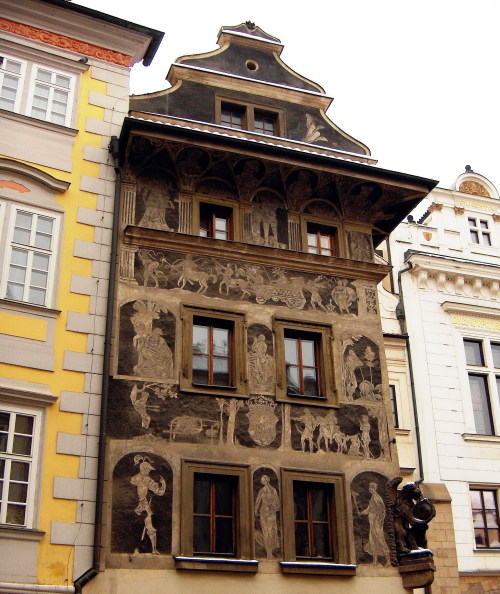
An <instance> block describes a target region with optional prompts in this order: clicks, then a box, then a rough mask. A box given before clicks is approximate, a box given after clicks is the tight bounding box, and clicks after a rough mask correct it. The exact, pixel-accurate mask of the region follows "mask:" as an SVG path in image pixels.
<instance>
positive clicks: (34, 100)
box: [0, 55, 75, 126]
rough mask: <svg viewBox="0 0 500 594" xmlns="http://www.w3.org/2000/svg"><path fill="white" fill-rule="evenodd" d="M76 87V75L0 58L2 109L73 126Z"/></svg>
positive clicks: (12, 59) (10, 58) (0, 107)
mask: <svg viewBox="0 0 500 594" xmlns="http://www.w3.org/2000/svg"><path fill="white" fill-rule="evenodd" d="M74 88H75V77H74V75H71V74H68V73H66V72H61V71H58V70H54V69H52V68H47V67H45V66H40V65H37V64H33V63H31V62H26V61H24V60H19V59H17V58H16V57H10V56H5V55H4V56H0V109H6V110H9V111H13V112H17V113H22V114H24V115H27V116H31V117H33V118H37V119H40V120H44V121H46V122H52V123H54V124H59V125H61V126H69V125H70V124H71V111H72V109H71V108H72V102H73V94H74Z"/></svg>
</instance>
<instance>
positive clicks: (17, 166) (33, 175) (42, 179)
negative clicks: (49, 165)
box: [0, 157, 70, 192]
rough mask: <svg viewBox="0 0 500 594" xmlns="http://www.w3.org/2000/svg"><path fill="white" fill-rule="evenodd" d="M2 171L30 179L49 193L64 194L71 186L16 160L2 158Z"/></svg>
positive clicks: (0, 158) (0, 165)
mask: <svg viewBox="0 0 500 594" xmlns="http://www.w3.org/2000/svg"><path fill="white" fill-rule="evenodd" d="M0 170H2V171H9V172H11V173H16V174H18V175H24V176H26V177H29V178H30V179H32V180H34V181H36V182H38V183H39V184H41V185H42V186H44V187H45V189H47V190H48V191H49V192H64V191H65V190H67V189H68V188H69V186H70V182H67V181H64V180H62V179H57V178H56V177H53V176H52V175H50V174H48V173H46V172H45V171H42V170H41V169H37V168H35V167H32V166H31V165H26V163H22V162H21V161H15V160H14V159H5V158H4V157H0Z"/></svg>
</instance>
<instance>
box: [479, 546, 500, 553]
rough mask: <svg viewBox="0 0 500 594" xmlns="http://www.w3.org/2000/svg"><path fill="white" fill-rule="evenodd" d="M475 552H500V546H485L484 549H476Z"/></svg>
mask: <svg viewBox="0 0 500 594" xmlns="http://www.w3.org/2000/svg"><path fill="white" fill-rule="evenodd" d="M474 553H496V554H498V553H500V547H495V548H491V547H490V548H489V549H488V548H484V549H474Z"/></svg>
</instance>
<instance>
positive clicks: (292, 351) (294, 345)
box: [285, 338, 299, 365]
mask: <svg viewBox="0 0 500 594" xmlns="http://www.w3.org/2000/svg"><path fill="white" fill-rule="evenodd" d="M297 349H298V340H297V339H296V338H285V362H286V363H288V364H290V365H297V364H298V362H299V358H298V352H297Z"/></svg>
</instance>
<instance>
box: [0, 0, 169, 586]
mask: <svg viewBox="0 0 500 594" xmlns="http://www.w3.org/2000/svg"><path fill="white" fill-rule="evenodd" d="M0 8H1V10H0V14H1V15H2V16H1V17H0V120H1V130H2V133H1V135H0V246H1V247H0V481H1V482H0V549H1V551H2V554H1V556H0V592H15V591H40V588H41V589H42V590H43V591H45V592H73V591H79V590H80V589H81V586H80V583H81V581H82V579H85V578H81V576H85V575H87V574H88V573H89V572H91V571H92V569H91V568H92V566H93V543H94V522H95V497H96V488H97V456H98V442H99V432H100V429H99V418H100V402H101V392H102V374H103V355H104V351H105V331H106V308H107V293H108V285H109V262H110V247H109V246H110V241H111V230H112V224H113V204H114V194H115V171H114V164H115V163H114V159H113V156H112V155H111V154H110V151H109V145H110V139H111V138H112V137H113V136H116V135H118V134H119V131H120V128H121V123H122V120H123V118H124V116H125V115H126V113H127V111H128V95H129V88H128V87H129V74H130V68H131V66H133V64H135V63H138V62H140V61H142V62H143V63H144V64H145V65H148V64H149V63H150V61H151V60H152V58H153V56H154V54H155V52H156V49H157V47H158V45H159V43H160V41H161V38H162V34H161V33H160V32H158V31H155V30H152V29H149V28H146V27H142V26H139V25H135V24H134V23H130V22H128V21H124V20H121V19H117V18H115V17H111V16H108V15H105V14H103V13H99V12H97V11H94V10H90V9H87V8H84V7H81V6H78V5H75V4H70V3H67V2H62V1H60V0H43V1H42V0H27V1H26V2H23V3H22V6H21V5H20V4H19V3H17V4H16V3H11V2H7V1H4V0H2V1H1V2H0ZM79 580H80V581H79Z"/></svg>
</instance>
